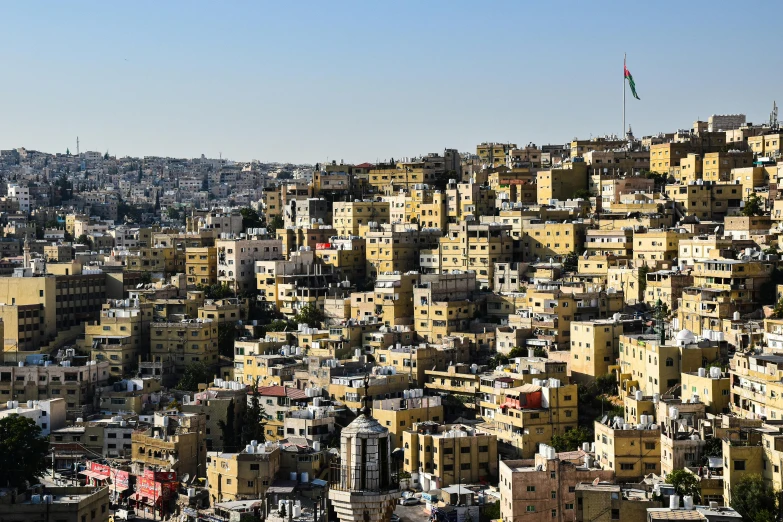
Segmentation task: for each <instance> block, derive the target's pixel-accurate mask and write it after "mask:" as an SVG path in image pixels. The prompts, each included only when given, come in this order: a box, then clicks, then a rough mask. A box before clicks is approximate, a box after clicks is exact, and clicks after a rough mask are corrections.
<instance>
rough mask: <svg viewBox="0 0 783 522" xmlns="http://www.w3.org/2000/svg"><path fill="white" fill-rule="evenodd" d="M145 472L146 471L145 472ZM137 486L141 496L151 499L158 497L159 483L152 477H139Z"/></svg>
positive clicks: (159, 495)
mask: <svg viewBox="0 0 783 522" xmlns="http://www.w3.org/2000/svg"><path fill="white" fill-rule="evenodd" d="M145 474H146V473H145ZM137 482H138V487H137V488H136V489H137V490H138V492H139V493H140V494H141V496H142V497H147V498H151V499H153V500H155V499H158V498H160V497H161V496H162V495H161V483H160V482H155V481H154V480H152V479H148V478H143V477H139V480H138V481H137Z"/></svg>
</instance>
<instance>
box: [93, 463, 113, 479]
mask: <svg viewBox="0 0 783 522" xmlns="http://www.w3.org/2000/svg"><path fill="white" fill-rule="evenodd" d="M90 471H92V472H93V473H99V474H101V475H103V476H105V477H106V478H109V477H110V476H111V474H112V471H111V468H110V467H109V466H107V465H105V464H98V463H97V462H93V461H90Z"/></svg>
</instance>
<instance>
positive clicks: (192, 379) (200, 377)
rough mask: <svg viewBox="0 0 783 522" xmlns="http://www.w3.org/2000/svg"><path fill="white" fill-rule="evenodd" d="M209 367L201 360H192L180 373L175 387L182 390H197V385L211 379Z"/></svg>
mask: <svg viewBox="0 0 783 522" xmlns="http://www.w3.org/2000/svg"><path fill="white" fill-rule="evenodd" d="M211 380H212V379H211V377H210V371H209V367H208V366H207V365H206V364H204V363H203V362H200V361H199V362H192V363H190V364H189V365H188V366H187V367H186V368H185V372H184V373H183V374H182V378H181V379H180V380H179V382H178V383H177V386H176V388H177V389H178V390H184V391H192V392H195V391H198V385H199V384H202V383H208V382H209V381H211Z"/></svg>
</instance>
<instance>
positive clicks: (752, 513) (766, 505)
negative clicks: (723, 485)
mask: <svg viewBox="0 0 783 522" xmlns="http://www.w3.org/2000/svg"><path fill="white" fill-rule="evenodd" d="M777 506H778V504H777V498H776V495H775V491H774V490H773V489H772V486H769V485H767V484H766V483H765V482H764V478H763V477H762V476H761V475H758V474H755V473H754V474H748V475H742V476H740V477H739V480H738V481H737V483H736V484H734V485H733V486H732V487H731V507H733V508H734V509H735V510H736V511H737V513H739V514H740V515H741V516H742V520H745V521H747V522H773V521H774V520H776V518H777V517H776V514H777Z"/></svg>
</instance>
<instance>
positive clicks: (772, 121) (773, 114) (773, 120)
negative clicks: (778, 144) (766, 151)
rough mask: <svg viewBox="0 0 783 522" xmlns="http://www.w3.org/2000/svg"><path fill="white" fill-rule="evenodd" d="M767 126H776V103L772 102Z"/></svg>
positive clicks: (775, 127)
mask: <svg viewBox="0 0 783 522" xmlns="http://www.w3.org/2000/svg"><path fill="white" fill-rule="evenodd" d="M769 126H770V127H771V128H773V129H777V128H778V103H777V102H776V101H773V102H772V112H771V113H770V114H769Z"/></svg>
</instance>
